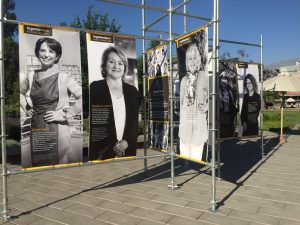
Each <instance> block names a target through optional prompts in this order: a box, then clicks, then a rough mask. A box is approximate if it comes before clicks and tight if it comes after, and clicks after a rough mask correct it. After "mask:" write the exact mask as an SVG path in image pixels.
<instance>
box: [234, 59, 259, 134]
mask: <svg viewBox="0 0 300 225" xmlns="http://www.w3.org/2000/svg"><path fill="white" fill-rule="evenodd" d="M236 67H237V74H238V85H239V96H240V99H239V105H240V127H239V132H238V136H239V137H241V136H253V135H258V133H259V115H260V109H261V96H260V83H259V69H258V64H253V63H243V62H239V63H237V64H236Z"/></svg>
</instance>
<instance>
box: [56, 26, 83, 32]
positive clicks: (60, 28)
mask: <svg viewBox="0 0 300 225" xmlns="http://www.w3.org/2000/svg"><path fill="white" fill-rule="evenodd" d="M51 28H55V29H56V30H66V31H74V32H79V29H76V28H73V27H57V26H51Z"/></svg>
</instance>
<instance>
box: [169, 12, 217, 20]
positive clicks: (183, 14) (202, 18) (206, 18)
mask: <svg viewBox="0 0 300 225" xmlns="http://www.w3.org/2000/svg"><path fill="white" fill-rule="evenodd" d="M173 14H176V15H180V16H187V17H191V18H195V19H200V20H205V21H211V18H208V17H203V16H195V15H191V14H188V13H183V12H173Z"/></svg>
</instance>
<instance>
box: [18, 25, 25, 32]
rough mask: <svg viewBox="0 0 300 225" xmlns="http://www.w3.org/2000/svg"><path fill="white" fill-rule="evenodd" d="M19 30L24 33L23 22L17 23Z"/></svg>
mask: <svg viewBox="0 0 300 225" xmlns="http://www.w3.org/2000/svg"><path fill="white" fill-rule="evenodd" d="M19 32H20V33H22V34H23V33H24V24H21V23H20V24H19Z"/></svg>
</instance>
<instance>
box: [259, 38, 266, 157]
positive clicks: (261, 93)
mask: <svg viewBox="0 0 300 225" xmlns="http://www.w3.org/2000/svg"><path fill="white" fill-rule="evenodd" d="M263 87H264V66H263V36H262V34H261V35H260V99H261V101H260V102H261V107H260V108H261V110H260V112H261V113H260V135H261V155H262V158H264V157H265V151H264V132H263V105H264V104H263V100H264V98H263V94H264V90H263V89H264V88H263Z"/></svg>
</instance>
